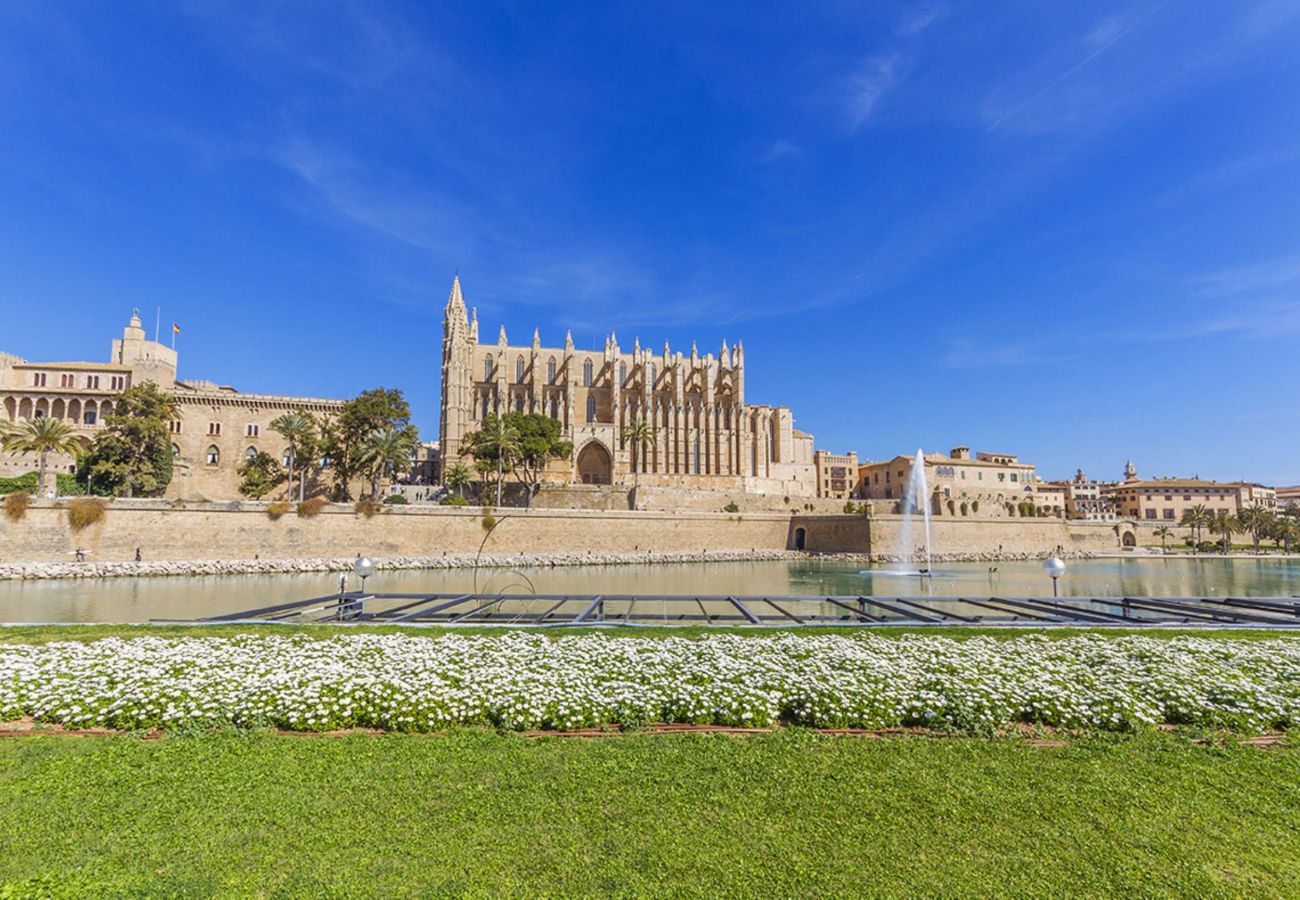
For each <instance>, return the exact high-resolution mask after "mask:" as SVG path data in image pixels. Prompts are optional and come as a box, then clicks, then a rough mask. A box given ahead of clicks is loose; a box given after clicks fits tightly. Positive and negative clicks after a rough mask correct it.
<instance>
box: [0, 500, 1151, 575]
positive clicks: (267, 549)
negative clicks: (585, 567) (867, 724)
mask: <svg viewBox="0 0 1300 900" xmlns="http://www.w3.org/2000/svg"><path fill="white" fill-rule="evenodd" d="M493 521H496V522H497V524H496V527H495V528H494V529H493V530H492V533H491V535H490V537H488V540H487V543H486V545H484V550H483V552H484V553H486V554H490V555H501V554H533V555H546V554H551V555H560V554H588V553H589V554H592V555H601V554H610V553H641V552H647V551H650V552H655V553H697V552H698V553H703V552H720V551H723V552H731V551H755V552H759V551H762V552H771V551H780V550H786V549H804V550H807V551H809V552H812V553H853V554H864V555H865V554H874V555H877V556H892V555H895V554H897V553H898V552H899V550H900V547H899V544H900V535H901V531H902V518H901V517H900V516H876V517H873V518H872V519H870V520H868V519H866V518H863V517H861V516H857V515H840V514H821V513H809V512H796V513H794V514H791V513H790V512H763V511H759V512H751V511H744V512H741V513H737V514H726V513H720V512H712V511H709V512H705V511H693V510H684V509H674V510H671V511H642V510H639V511H635V512H632V511H626V510H600V509H588V510H575V509H543V508H533V509H506V510H500V511H498V512H496V513H495V514H493V513H490V512H489V513H485V511H484V510H481V509H478V508H475V507H439V506H418V507H388V508H385V509H384V510H383V511H382V512H380V513H378V514H376V515H374V516H373V517H369V518H367V517H366V516H364V515H362V514H359V513H357V512H355V511H354V510H353V508H352V507H351V506H346V505H342V504H333V505H330V506H328V507H326V509H325V510H324V511H323V512H321V513H320V514H319V515H316V516H314V517H310V518H304V517H300V516H299V515H298V514H297V512H296V511H294V510H293V509H290V511H289V512H287V513H285V514H284V515H283V516H281V517H280V518H279V519H278V520H273V519H271V518H270V516H269V515H268V513H267V504H264V503H252V502H242V503H237V502H232V503H205V504H188V505H176V504H173V503H170V502H167V501H160V500H134V501H132V500H120V499H119V500H116V501H114V502H113V503H111V504H110V505H109V506H108V508H107V509H106V511H105V513H104V516H103V518H102V520H101V521H99V522H96V523H94V524H92V525H90V526H88V527H86V528H85V529H83V530H82V531H80V532H75V533H74V532H73V531H72V529H71V527H70V526H69V524H68V509H67V503H66V501H58V502H55V503H51V502H48V501H35V502H33V504H32V506H31V508H29V509H28V510H27V513H26V515H25V516H24V517H23V518H22V519H21V520H20V521H17V522H14V521H12V520H10V519H8V518H7V517H5V516H3V515H0V563H11V562H32V561H47V562H67V561H69V560H71V559H72V558H73V556H74V554H75V551H76V550H77V549H78V548H82V549H83V550H85V551H86V553H87V559H88V561H90V562H111V561H115V560H131V559H134V556H135V550H136V548H137V547H138V548H140V552H141V555H142V556H143V558H144V559H145V560H146V561H160V560H195V559H253V558H260V559H305V558H312V557H342V556H355V555H356V554H359V553H364V554H367V555H370V556H375V557H385V558H391V557H407V556H409V557H424V558H428V557H439V556H457V555H465V554H471V555H472V554H476V553H478V552H479V548H480V546H481V545H483V542H484V537H485V535H487V533H488V532H487V528H486V527H485V526H486V525H491V524H492V523H493ZM1133 531H1136V532H1137V543H1138V544H1139V545H1146V544H1150V543H1156V544H1158V543H1159V541H1158V540H1154V541H1153V540H1152V539H1151V538H1150V536H1149V535H1148V534H1146V532H1145V530H1144V529H1143V528H1142V527H1141V526H1135V525H1134V524H1133V523H1129V522H1118V523H1115V522H1065V521H1062V520H1059V519H1024V520H1001V521H989V520H986V521H980V520H970V519H967V520H952V519H949V520H940V521H936V522H934V523H933V525H932V541H933V545H934V546H933V547H932V548H931V549H932V550H934V551H935V552H936V553H939V554H944V555H947V554H965V555H986V554H997V553H999V552H1001V553H1004V554H1006V555H1014V554H1044V555H1045V554H1047V553H1051V552H1053V551H1055V550H1056V549H1057V548H1058V547H1060V548H1062V549H1063V550H1064V551H1065V552H1067V553H1081V552H1113V551H1118V550H1120V549H1121V539H1120V535H1121V534H1122V533H1124V532H1133ZM922 534H923V532H922V529H921V526H920V523H919V522H918V523H915V527H914V529H913V544H914V547H918V548H919V545H920V544H921V543H923V541H924V538H923V537H922ZM801 541H802V548H801V547H800V542H801Z"/></svg>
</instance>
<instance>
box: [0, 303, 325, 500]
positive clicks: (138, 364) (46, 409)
mask: <svg viewBox="0 0 1300 900" xmlns="http://www.w3.org/2000/svg"><path fill="white" fill-rule="evenodd" d="M176 371H177V353H176V350H175V349H173V348H171V347H168V346H166V345H165V344H162V343H160V342H158V341H156V340H154V341H151V340H149V339H148V337H147V336H146V334H145V330H144V327H143V325H142V324H141V322H140V316H139V311H138V310H137V311H136V312H135V313H133V314H132V316H131V321H130V323H129V324H128V325H127V326H126V328H125V329H124V330H123V332H122V337H121V339H119V340H114V341H113V347H112V351H111V355H110V357H109V361H108V362H106V363H93V362H64V363H58V362H55V363H34V362H28V361H26V360H24V359H22V358H20V357H17V356H14V355H12V354H8V353H0V417H3V418H4V419H6V420H7V421H10V422H22V421H26V420H28V419H32V418H38V417H41V416H51V417H54V418H56V419H61V420H63V421H66V422H67V423H68V424H70V425H72V426H74V427H75V428H76V430H77V431H78V432H79V433H80V434H82V435H84V436H85V437H86V438H87V439H93V438H94V436H95V435H96V434H97V433H98V432H99V430H100V429H102V428H103V427H104V421H105V419H106V418H107V417H108V416H110V415H112V412H113V404H114V402H115V401H116V399H117V396H118V395H119V394H121V393H122V391H124V390H126V389H127V388H129V387H131V386H132V385H134V384H140V383H142V382H146V381H148V382H153V383H154V384H157V385H158V386H159V387H160V388H162V389H163V390H164V391H167V392H168V393H170V394H171V395H172V396H173V397H174V398H175V399H176V403H177V406H178V407H179V408H180V418H179V419H178V420H176V421H175V422H172V423H171V433H172V451H173V453H174V456H175V462H174V470H173V474H172V481H171V484H170V485H169V486H168V488H167V496H169V497H178V498H181V499H196V498H208V499H212V500H219V499H230V498H235V497H238V496H239V482H240V478H239V475H238V472H237V470H238V468H239V466H241V465H242V464H243V462H244V460H245V459H246V458H247V457H248V456H249V455H251V454H254V453H257V452H259V451H265V452H267V453H270V454H271V455H272V456H274V457H275V458H276V459H279V460H280V461H281V462H282V463H283V462H286V461H287V454H288V444H287V442H286V441H285V440H284V439H283V438H282V437H280V435H278V434H276V433H275V432H274V431H273V430H272V429H271V422H272V420H274V419H275V418H276V417H278V416H280V415H281V414H283V413H286V412H290V411H292V410H295V409H303V410H306V411H307V412H310V413H314V414H316V415H317V416H328V415H331V414H333V413H336V412H337V411H338V410H339V408H340V407H341V406H342V404H343V401H341V400H326V399H320V398H314V397H282V396H275V395H269V394H245V393H241V392H240V391H237V390H235V389H234V388H233V387H228V386H224V385H217V384H214V383H213V382H210V381H178V380H177V379H176ZM52 462H53V464H54V468H55V470H56V471H63V472H71V471H73V469H74V468H75V466H74V462H73V460H72V459H70V458H68V457H62V458H54V459H53V460H52ZM35 467H36V459H35V457H27V456H11V455H4V456H0V475H18V474H21V473H23V472H30V471H31V470H32V469H34V468H35Z"/></svg>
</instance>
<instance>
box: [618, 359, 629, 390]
mask: <svg viewBox="0 0 1300 900" xmlns="http://www.w3.org/2000/svg"><path fill="white" fill-rule="evenodd" d="M618 383H619V384H620V385H623V384H627V363H624V362H621V363H619V364H618Z"/></svg>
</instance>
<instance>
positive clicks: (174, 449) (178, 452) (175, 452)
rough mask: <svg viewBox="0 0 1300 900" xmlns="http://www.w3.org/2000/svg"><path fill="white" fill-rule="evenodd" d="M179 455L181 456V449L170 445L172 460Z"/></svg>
mask: <svg viewBox="0 0 1300 900" xmlns="http://www.w3.org/2000/svg"><path fill="white" fill-rule="evenodd" d="M180 455H181V448H180V447H179V446H177V445H176V444H172V458H173V459H174V458H176V457H178V456H180Z"/></svg>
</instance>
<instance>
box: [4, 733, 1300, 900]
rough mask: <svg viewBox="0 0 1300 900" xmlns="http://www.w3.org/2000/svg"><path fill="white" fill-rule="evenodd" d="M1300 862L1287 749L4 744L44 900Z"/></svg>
mask: <svg viewBox="0 0 1300 900" xmlns="http://www.w3.org/2000/svg"><path fill="white" fill-rule="evenodd" d="M1297 846H1300V744H1297V743H1296V741H1295V740H1292V741H1290V742H1289V743H1288V744H1287V745H1284V746H1281V747H1275V748H1271V749H1260V748H1253V747H1240V746H1231V747H1218V746H1203V745H1198V744H1195V743H1192V742H1191V741H1190V740H1188V739H1187V738H1186V737H1185V736H1177V735H1168V734H1149V735H1143V736H1137V737H1107V738H1094V739H1084V740H1077V741H1073V742H1071V743H1070V744H1069V745H1067V746H1065V747H1062V748H1041V747H1033V746H1030V745H1028V744H1027V743H1025V742H1022V741H1018V740H981V739H955V738H949V739H941V738H917V737H912V738H899V739H887V740H872V739H867V738H857V737H841V738H835V737H825V736H819V735H814V734H808V733H801V732H786V733H779V734H770V735H762V736H751V737H728V736H716V735H715V736H701V735H681V736H669V737H663V736H648V735H642V736H635V735H634V736H627V737H618V738H606V739H598V740H585V741H584V740H580V739H564V738H546V739H542V740H533V739H528V738H523V737H518V736H513V735H499V734H495V733H491V732H486V731H462V732H456V733H452V734H450V735H441V736H426V737H415V736H404V735H384V736H379V737H372V736H364V735H354V736H348V737H344V738H295V737H288V736H279V735H274V734H266V733H247V734H235V733H230V734H215V735H205V736H199V737H168V738H165V739H162V740H157V741H145V740H141V739H139V738H135V737H130V736H116V737H107V738H71V737H48V736H46V737H26V738H13V739H7V740H0V884H3V883H5V882H10V883H11V884H13V886H15V887H19V886H25V887H28V888H32V887H35V888H36V890H37V892H38V893H39V892H40V891H44V890H47V889H51V888H52V889H53V893H54V895H59V894H60V892H61V891H66V892H67V893H68V894H72V895H81V894H84V895H96V896H102V895H105V894H108V895H121V894H137V893H138V894H153V895H158V896H206V895H211V894H223V895H239V896H247V895H265V896H271V895H277V896H280V895H295V896H328V895H331V894H332V895H337V896H391V895H404V894H414V893H419V894H432V893H466V892H468V893H473V894H478V895H497V894H501V893H510V894H551V895H554V894H570V895H572V894H581V893H590V892H597V893H602V894H604V893H628V894H645V893H650V892H656V893H661V892H674V893H684V894H696V895H717V894H763V895H791V894H801V895H808V894H816V893H822V894H828V893H829V894H841V895H842V894H856V893H871V894H882V893H883V894H895V895H903V894H912V895H915V894H940V893H942V894H949V895H953V894H999V895H1003V894H1019V895H1028V894H1034V895H1043V894H1051V895H1056V896H1064V895H1068V894H1073V893H1087V894H1093V895H1096V894H1115V895H1117V894H1128V895H1153V894H1182V895H1196V896H1212V895H1255V896H1258V895H1274V896H1287V895H1289V896H1296V895H1300V856H1298V855H1297V853H1296V848H1297ZM32 879H40V880H39V881H37V882H35V884H34V885H33V884H32V883H31V882H30V880H32ZM15 893H18V894H19V895H22V892H21V891H18V892H15ZM46 895H48V894H46ZM0 896H6V894H5V891H4V890H3V889H0Z"/></svg>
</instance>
